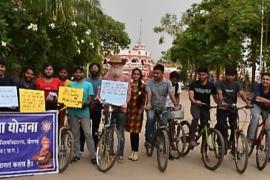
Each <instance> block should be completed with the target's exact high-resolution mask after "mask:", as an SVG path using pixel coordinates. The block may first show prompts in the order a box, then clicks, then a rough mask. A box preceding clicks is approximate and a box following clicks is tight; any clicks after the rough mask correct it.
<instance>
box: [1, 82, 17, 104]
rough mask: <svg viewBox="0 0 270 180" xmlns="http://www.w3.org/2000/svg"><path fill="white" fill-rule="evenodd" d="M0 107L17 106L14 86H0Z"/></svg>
mask: <svg viewBox="0 0 270 180" xmlns="http://www.w3.org/2000/svg"><path fill="white" fill-rule="evenodd" d="M0 107H18V95H17V88H16V86H0Z"/></svg>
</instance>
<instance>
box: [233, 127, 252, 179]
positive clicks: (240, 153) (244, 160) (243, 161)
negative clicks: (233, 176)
mask: <svg viewBox="0 0 270 180" xmlns="http://www.w3.org/2000/svg"><path fill="white" fill-rule="evenodd" d="M232 150H233V151H234V152H233V155H234V162H235V166H236V169H237V171H238V172H239V173H240V174H242V173H244V172H245V171H246V169H247V164H248V154H249V150H248V143H247V139H246V136H245V135H244V134H243V132H241V131H237V132H236V138H235V143H234V149H232Z"/></svg>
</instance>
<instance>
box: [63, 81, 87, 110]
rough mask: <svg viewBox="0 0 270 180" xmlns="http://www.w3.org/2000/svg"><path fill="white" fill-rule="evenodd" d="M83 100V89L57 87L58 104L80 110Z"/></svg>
mask: <svg viewBox="0 0 270 180" xmlns="http://www.w3.org/2000/svg"><path fill="white" fill-rule="evenodd" d="M82 100H83V89H78V88H70V87H65V86H60V87H59V92H58V102H59V103H64V104H65V105H66V106H67V107H73V108H81V107H82Z"/></svg>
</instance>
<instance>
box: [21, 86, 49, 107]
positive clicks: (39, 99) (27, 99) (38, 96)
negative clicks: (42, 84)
mask: <svg viewBox="0 0 270 180" xmlns="http://www.w3.org/2000/svg"><path fill="white" fill-rule="evenodd" d="M19 94H20V112H45V95H44V91H41V90H29V89H19Z"/></svg>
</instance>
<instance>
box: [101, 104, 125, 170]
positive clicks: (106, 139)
mask: <svg viewBox="0 0 270 180" xmlns="http://www.w3.org/2000/svg"><path fill="white" fill-rule="evenodd" d="M102 105H103V106H104V105H105V100H102ZM104 113H105V118H103V122H104V127H103V129H102V131H101V133H100V135H99V140H98V144H97V150H96V160H97V168H98V170H99V171H101V172H107V171H108V170H110V169H111V168H112V167H113V165H114V164H115V162H116V159H117V157H118V154H119V150H120V135H119V132H118V130H117V128H116V122H115V121H114V120H113V119H112V118H111V116H112V113H113V110H112V108H111V105H109V111H108V112H104Z"/></svg>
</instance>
